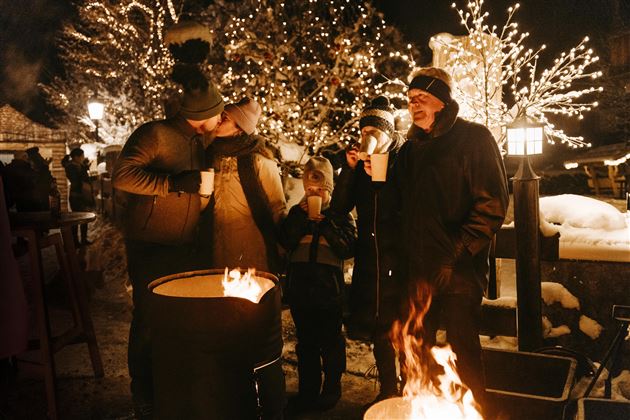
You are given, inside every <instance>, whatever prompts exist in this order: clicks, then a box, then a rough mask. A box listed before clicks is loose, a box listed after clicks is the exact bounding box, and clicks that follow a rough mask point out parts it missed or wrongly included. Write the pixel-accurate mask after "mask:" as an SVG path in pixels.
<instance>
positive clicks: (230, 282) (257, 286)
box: [221, 267, 274, 303]
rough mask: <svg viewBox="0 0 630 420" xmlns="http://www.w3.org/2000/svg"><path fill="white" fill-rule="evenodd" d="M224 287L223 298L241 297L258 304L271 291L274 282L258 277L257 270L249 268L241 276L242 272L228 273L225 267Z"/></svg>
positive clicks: (236, 270)
mask: <svg viewBox="0 0 630 420" xmlns="http://www.w3.org/2000/svg"><path fill="white" fill-rule="evenodd" d="M221 284H222V285H223V296H230V297H240V298H243V299H247V300H249V301H250V302H253V303H258V302H260V299H261V298H262V297H263V296H264V295H265V293H267V291H268V290H269V289H271V288H272V287H273V286H274V284H273V282H272V281H270V280H267V279H264V278H259V277H256V269H254V268H249V269H248V270H247V272H246V273H245V274H242V275H241V272H240V270H238V269H233V270H230V271H228V268H227V267H225V274H224V276H223V280H222V281H221Z"/></svg>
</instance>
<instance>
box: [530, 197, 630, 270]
mask: <svg viewBox="0 0 630 420" xmlns="http://www.w3.org/2000/svg"><path fill="white" fill-rule="evenodd" d="M539 203H540V229H541V231H542V233H543V234H544V235H545V236H553V235H554V234H556V233H557V232H559V233H560V258H562V259H577V260H591V261H626V262H630V224H629V223H628V222H627V221H626V216H625V215H624V214H623V213H622V212H620V211H619V210H617V209H616V208H615V207H614V206H612V205H611V204H608V203H605V202H603V201H600V200H596V199H593V198H589V197H582V196H579V195H573V194H564V195H557V196H551V197H541V198H540V201H539Z"/></svg>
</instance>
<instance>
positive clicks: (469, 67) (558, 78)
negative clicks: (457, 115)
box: [431, 0, 601, 147]
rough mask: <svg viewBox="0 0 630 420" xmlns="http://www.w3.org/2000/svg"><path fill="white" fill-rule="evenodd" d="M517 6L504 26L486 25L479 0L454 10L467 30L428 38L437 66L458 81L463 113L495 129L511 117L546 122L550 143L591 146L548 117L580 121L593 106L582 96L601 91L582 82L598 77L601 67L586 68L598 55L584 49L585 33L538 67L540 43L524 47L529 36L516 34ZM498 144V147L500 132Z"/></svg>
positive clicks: (510, 10)
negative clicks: (546, 65)
mask: <svg viewBox="0 0 630 420" xmlns="http://www.w3.org/2000/svg"><path fill="white" fill-rule="evenodd" d="M453 8H456V5H455V3H453ZM518 8H519V5H518V4H516V5H515V6H513V7H510V8H509V9H508V14H507V19H506V21H505V24H504V25H503V27H502V28H498V27H497V26H496V25H492V26H490V25H489V24H488V23H487V20H488V17H489V13H488V12H486V11H484V10H483V0H471V1H470V2H469V3H468V4H467V9H468V10H467V11H465V10H462V9H456V10H457V13H458V14H459V17H460V19H461V24H462V25H463V26H464V28H465V29H466V31H467V32H468V34H467V35H465V36H463V37H452V36H450V35H448V34H440V35H438V36H436V37H434V38H433V39H432V40H431V42H432V47H433V48H434V49H437V58H438V60H439V65H440V66H442V67H444V68H446V69H447V70H448V71H450V73H451V75H452V76H453V79H454V80H455V81H456V82H457V83H456V84H457V86H456V88H455V91H454V96H455V98H456V99H457V100H458V102H459V103H460V105H462V115H463V116H464V117H466V118H469V119H471V120H474V121H477V122H480V123H482V124H484V125H486V126H488V127H489V128H491V129H494V130H493V131H495V133H496V132H500V131H499V130H500V129H501V127H504V126H505V125H506V124H509V123H510V122H512V121H514V120H515V119H518V118H521V117H529V118H531V119H533V120H535V121H538V122H540V123H542V124H544V125H545V132H546V134H547V137H548V139H549V141H550V142H554V139H555V140H559V141H560V142H562V143H565V144H567V145H569V146H572V147H582V146H590V144H587V143H586V142H585V141H584V139H583V138H582V137H578V136H569V135H567V134H565V133H564V132H563V131H562V130H560V129H558V128H556V127H555V126H554V125H553V124H552V123H551V122H550V121H549V119H548V116H550V115H564V116H567V117H577V118H579V119H581V118H582V114H583V113H584V112H586V111H589V110H591V109H592V108H593V107H594V106H597V102H595V101H592V100H589V99H587V98H589V97H590V94H592V93H594V92H598V91H601V88H597V87H593V86H591V85H590V84H589V83H585V81H590V80H592V79H596V78H597V77H599V76H601V72H600V71H598V70H591V69H590V67H591V65H592V64H593V63H595V62H596V61H597V60H598V57H596V56H594V55H593V51H592V50H591V49H588V48H587V47H586V43H587V42H588V37H587V38H584V40H582V41H581V42H580V43H579V44H578V45H577V46H576V47H574V48H572V49H571V50H570V51H569V52H568V53H564V52H563V53H562V54H560V56H559V57H558V58H556V59H555V60H554V62H553V65H552V66H551V67H550V68H548V69H543V70H542V71H540V69H539V56H540V53H541V52H542V51H543V50H544V49H545V45H542V46H541V47H540V48H538V49H537V50H532V49H526V48H525V46H524V41H525V39H526V38H527V37H528V35H529V34H528V33H521V32H519V30H518V24H517V23H516V22H514V20H513V18H514V15H515V13H516V11H517V10H518ZM578 86H579V87H578ZM504 87H507V88H508V89H509V92H510V93H511V96H512V99H513V102H514V105H513V106H511V107H508V106H507V105H506V103H505V101H504V97H503V93H504V91H503V88H504ZM498 142H499V145H500V146H503V144H504V142H505V136H504V135H501V136H500V138H499V140H498Z"/></svg>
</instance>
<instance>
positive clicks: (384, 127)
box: [359, 96, 394, 137]
mask: <svg viewBox="0 0 630 420" xmlns="http://www.w3.org/2000/svg"><path fill="white" fill-rule="evenodd" d="M366 126H372V127H376V128H378V129H379V130H381V131H384V132H385V133H387V135H388V136H389V137H392V135H393V134H394V109H393V108H392V106H391V105H390V103H389V99H387V97H385V96H377V97H376V98H374V99H372V102H371V103H370V105H368V106H366V107H365V108H364V109H363V112H361V119H360V120H359V128H363V127H366Z"/></svg>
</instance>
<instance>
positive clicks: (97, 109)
mask: <svg viewBox="0 0 630 420" xmlns="http://www.w3.org/2000/svg"><path fill="white" fill-rule="evenodd" d="M88 113H89V114H90V119H91V120H92V121H94V125H95V126H96V129H95V136H96V142H97V143H98V142H99V138H98V122H99V121H100V120H102V119H103V114H104V113H105V105H104V104H103V102H101V101H99V100H98V98H97V97H96V96H93V97H92V98H90V100H89V101H88Z"/></svg>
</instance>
